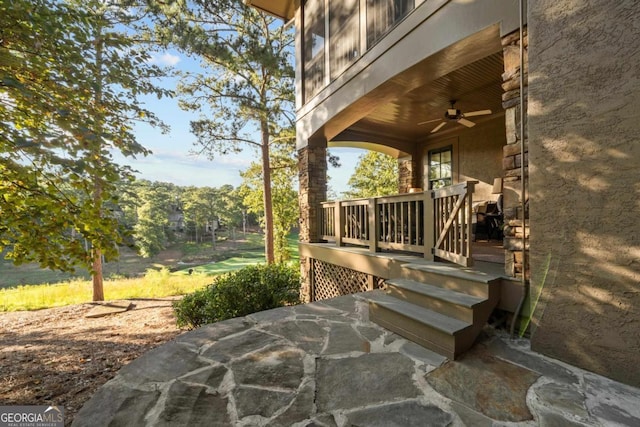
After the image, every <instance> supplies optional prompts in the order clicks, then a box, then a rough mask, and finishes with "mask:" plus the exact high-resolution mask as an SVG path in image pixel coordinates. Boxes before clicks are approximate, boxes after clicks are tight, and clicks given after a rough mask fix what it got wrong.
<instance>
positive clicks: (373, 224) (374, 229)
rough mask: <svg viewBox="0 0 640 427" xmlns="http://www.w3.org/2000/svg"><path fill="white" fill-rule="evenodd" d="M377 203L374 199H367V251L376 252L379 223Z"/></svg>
mask: <svg viewBox="0 0 640 427" xmlns="http://www.w3.org/2000/svg"><path fill="white" fill-rule="evenodd" d="M377 208H378V203H377V201H376V198H373V199H369V204H368V206H367V217H368V218H367V220H368V221H369V251H370V252H378V234H379V230H380V227H379V221H378V209H377Z"/></svg>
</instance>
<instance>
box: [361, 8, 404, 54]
mask: <svg viewBox="0 0 640 427" xmlns="http://www.w3.org/2000/svg"><path fill="white" fill-rule="evenodd" d="M414 7H415V0H367V49H369V48H371V46H373V45H374V44H375V43H376V42H377V41H378V40H380V39H381V38H382V36H384V35H385V34H386V33H387V32H388V31H389V30H390V29H391V28H393V27H394V26H395V24H396V23H397V22H399V21H400V20H401V19H402V18H404V17H405V16H407V14H408V13H409V12H411V11H412V10H413V9H414Z"/></svg>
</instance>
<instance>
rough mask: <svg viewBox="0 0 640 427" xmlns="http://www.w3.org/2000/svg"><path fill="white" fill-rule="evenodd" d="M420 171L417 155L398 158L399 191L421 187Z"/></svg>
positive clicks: (406, 191)
mask: <svg viewBox="0 0 640 427" xmlns="http://www.w3.org/2000/svg"><path fill="white" fill-rule="evenodd" d="M419 171H420V166H419V164H418V161H417V160H416V159H415V156H412V157H405V158H401V159H398V193H400V194H404V193H408V192H409V189H410V188H417V187H421V185H420V178H419V176H418V173H419Z"/></svg>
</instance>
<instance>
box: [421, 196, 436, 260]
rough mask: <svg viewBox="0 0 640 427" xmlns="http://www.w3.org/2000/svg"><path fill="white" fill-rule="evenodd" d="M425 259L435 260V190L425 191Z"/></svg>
mask: <svg viewBox="0 0 640 427" xmlns="http://www.w3.org/2000/svg"><path fill="white" fill-rule="evenodd" d="M423 203H424V212H423V214H424V220H423V224H424V229H423V231H422V233H423V239H424V259H426V260H427V261H433V249H434V245H435V243H436V242H435V223H434V215H433V207H434V203H433V190H427V191H425V192H424V202H423Z"/></svg>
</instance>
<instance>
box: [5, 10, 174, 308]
mask: <svg viewBox="0 0 640 427" xmlns="http://www.w3.org/2000/svg"><path fill="white" fill-rule="evenodd" d="M0 16H2V19H1V20H0V178H1V179H0V194H1V196H0V250H5V249H6V252H5V253H6V256H7V257H8V258H10V259H12V260H13V261H14V262H15V263H18V264H19V263H24V262H31V261H36V262H39V263H40V265H41V266H43V267H49V268H53V269H61V270H73V269H74V268H75V267H76V266H77V265H81V266H84V267H87V268H88V269H90V270H91V272H92V275H93V278H94V294H93V299H94V300H103V299H104V293H103V284H102V271H101V269H102V266H101V263H102V258H103V257H106V258H107V259H108V258H114V257H116V256H117V254H118V249H117V245H118V244H119V243H121V242H122V233H121V229H120V227H119V221H118V218H117V215H116V214H115V212H114V211H113V210H110V206H116V205H117V191H116V184H115V183H116V182H118V181H120V180H122V179H125V180H127V179H131V171H130V170H129V169H128V168H126V167H121V166H119V165H117V164H116V163H115V162H114V161H113V157H112V153H113V152H116V151H119V152H120V153H122V154H124V155H126V156H135V155H139V154H147V150H146V149H144V147H142V146H141V145H140V144H138V143H137V142H136V139H135V137H134V134H133V132H132V123H133V121H135V120H145V121H148V122H149V123H151V124H152V125H159V124H161V123H160V122H159V121H158V120H157V119H156V117H155V116H154V115H153V114H152V113H151V112H150V111H148V110H147V109H145V108H144V107H143V106H142V105H141V104H140V103H139V102H138V101H137V96H138V95H140V94H147V93H155V94H157V95H158V96H161V95H165V94H168V93H167V92H166V91H163V90H160V89H158V88H156V87H155V86H153V85H152V84H151V83H150V82H151V79H152V78H154V77H156V76H160V75H162V71H161V70H160V69H158V68H157V67H154V66H151V65H149V62H148V59H149V57H148V55H147V54H146V53H145V52H146V51H145V50H142V49H140V50H137V49H136V45H135V42H134V40H133V39H132V38H131V37H130V36H128V35H127V34H126V33H123V32H118V31H116V30H115V28H116V27H118V28H126V26H127V24H128V23H130V22H131V20H132V19H134V18H133V17H132V16H131V15H129V14H128V13H127V12H126V11H125V10H123V9H120V8H118V7H117V6H114V5H110V6H107V4H106V3H105V2H102V1H98V0H91V1H82V2H63V1H56V0H28V1H27V0H15V1H9V2H7V1H4V2H2V3H0ZM87 241H88V242H90V245H88V246H85V242H87Z"/></svg>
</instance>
